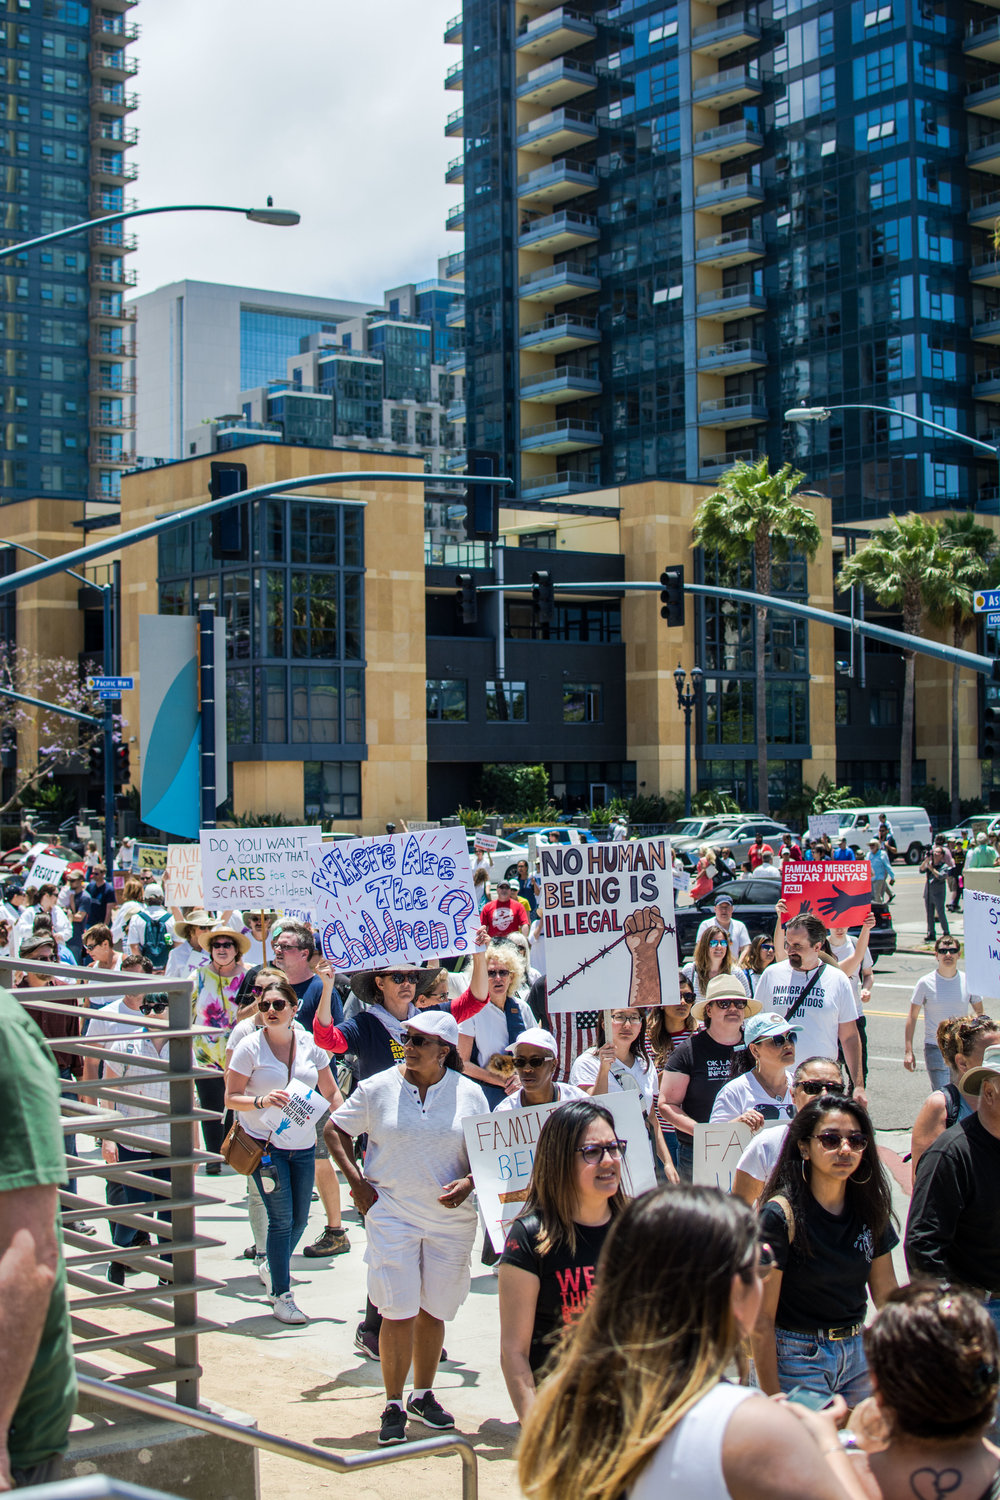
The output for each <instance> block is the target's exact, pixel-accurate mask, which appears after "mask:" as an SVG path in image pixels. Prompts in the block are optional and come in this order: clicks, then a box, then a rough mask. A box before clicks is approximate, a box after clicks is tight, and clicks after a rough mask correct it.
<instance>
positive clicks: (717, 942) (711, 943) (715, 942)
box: [708, 938, 729, 948]
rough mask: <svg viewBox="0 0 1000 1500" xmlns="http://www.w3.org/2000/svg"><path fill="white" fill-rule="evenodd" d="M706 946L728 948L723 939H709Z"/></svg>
mask: <svg viewBox="0 0 1000 1500" xmlns="http://www.w3.org/2000/svg"><path fill="white" fill-rule="evenodd" d="M708 946H709V947H710V948H728V947H729V943H728V942H727V941H726V939H725V938H709V940H708Z"/></svg>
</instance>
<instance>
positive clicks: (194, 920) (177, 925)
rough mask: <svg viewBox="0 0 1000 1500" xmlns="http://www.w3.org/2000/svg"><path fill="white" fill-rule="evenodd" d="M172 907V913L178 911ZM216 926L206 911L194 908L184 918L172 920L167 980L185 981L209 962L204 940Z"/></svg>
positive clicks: (165, 972) (166, 971) (165, 971)
mask: <svg viewBox="0 0 1000 1500" xmlns="http://www.w3.org/2000/svg"><path fill="white" fill-rule="evenodd" d="M179 910H180V908H179V907H174V911H175V912H177V911H179ZM216 926H217V924H216V922H215V921H213V919H212V917H210V916H209V914H208V912H207V911H204V910H203V909H202V908H201V907H196V908H195V910H194V911H192V912H190V913H189V914H188V915H187V916H186V917H184V918H180V917H176V916H175V918H174V941H173V945H172V947H171V949H170V954H169V956H168V958H167V967H166V969H165V970H164V975H165V977H166V978H167V979H186V978H187V976H188V975H189V974H190V973H192V972H193V971H194V970H195V969H200V968H201V966H202V964H207V963H208V962H209V953H208V949H207V948H206V947H205V939H206V938H207V937H208V934H209V933H210V932H213V931H214V930H215V927H216Z"/></svg>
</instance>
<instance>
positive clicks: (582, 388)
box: [520, 365, 601, 406]
mask: <svg viewBox="0 0 1000 1500" xmlns="http://www.w3.org/2000/svg"><path fill="white" fill-rule="evenodd" d="M600 394H601V382H600V379H599V378H598V376H597V373H596V371H595V370H592V369H589V368H588V367H587V366H586V365H559V366H558V367H557V368H556V369H554V370H535V371H534V372H533V373H532V374H530V375H524V376H522V378H521V391H520V395H521V400H522V401H534V402H537V403H538V404H539V405H548V406H553V405H555V404H556V403H557V402H561V401H577V400H580V399H581V398H582V397H584V396H599V395H600Z"/></svg>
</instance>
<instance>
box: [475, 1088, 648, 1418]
mask: <svg viewBox="0 0 1000 1500" xmlns="http://www.w3.org/2000/svg"><path fill="white" fill-rule="evenodd" d="M624 1155H625V1142H624V1141H620V1140H619V1139H618V1136H617V1132H616V1131H615V1122H614V1117H613V1116H612V1115H611V1113H610V1111H608V1110H606V1109H604V1108H603V1106H602V1105H600V1104H595V1103H594V1102H593V1101H592V1100H590V1099H572V1100H570V1101H569V1102H568V1103H566V1104H561V1105H560V1106H559V1108H558V1109H555V1110H553V1112H552V1114H550V1115H549V1117H548V1119H547V1120H546V1121H545V1124H544V1125H543V1126H542V1129H541V1131H540V1133H539V1136H538V1142H537V1145H536V1146H535V1160H534V1164H533V1167H532V1172H531V1184H530V1187H529V1189H528V1199H527V1202H526V1203H525V1206H524V1212H523V1214H521V1216H520V1217H519V1218H518V1219H516V1220H515V1221H514V1223H513V1224H512V1225H511V1226H510V1230H509V1232H508V1235H507V1243H506V1245H505V1246H504V1250H503V1254H502V1255H501V1257H500V1273H499V1291H500V1367H501V1369H502V1370H503V1375H504V1379H505V1380H506V1382H507V1390H508V1392H509V1393H510V1399H511V1401H512V1403H513V1405H514V1409H515V1411H516V1412H517V1415H518V1418H519V1419H520V1420H521V1421H522V1422H523V1421H524V1418H525V1416H526V1415H527V1413H528V1411H529V1409H530V1407H531V1403H532V1402H533V1401H534V1399H535V1380H536V1377H537V1376H538V1373H539V1371H540V1370H541V1368H542V1366H543V1365H544V1364H545V1361H546V1360H547V1359H548V1356H549V1355H550V1353H551V1352H552V1347H553V1345H554V1344H555V1342H556V1340H557V1339H558V1336H559V1333H560V1331H561V1329H562V1328H563V1327H564V1326H565V1325H566V1324H568V1323H571V1322H572V1321H573V1319H574V1318H575V1317H576V1316H577V1315H578V1314H579V1313H580V1311H581V1310H582V1308H583V1305H584V1303H585V1302H586V1300H587V1297H588V1296H589V1295H590V1291H591V1288H592V1287H593V1285H594V1270H595V1267H596V1265H597V1258H598V1256H599V1255H600V1252H601V1246H602V1245H603V1244H604V1237H605V1235H606V1234H607V1231H608V1228H609V1226H610V1224H611V1220H612V1219H613V1218H614V1216H615V1215H616V1214H617V1213H620V1212H621V1210H622V1208H623V1207H624V1205H625V1193H624V1192H623V1190H622V1181H621V1179H622V1158H623V1157H624Z"/></svg>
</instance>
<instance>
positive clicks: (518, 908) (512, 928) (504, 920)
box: [479, 898, 531, 938]
mask: <svg viewBox="0 0 1000 1500" xmlns="http://www.w3.org/2000/svg"><path fill="white" fill-rule="evenodd" d="M479 915H480V917H481V918H482V923H483V926H484V927H485V928H486V931H487V932H488V933H489V935H490V937H491V938H503V937H506V936H507V934H508V932H518V931H519V930H520V929H521V928H522V927H529V926H530V925H531V919H530V918H529V916H528V913H527V911H526V910H525V908H524V907H523V906H522V905H521V903H520V901H517V900H515V899H514V898H511V900H510V901H487V903H486V905H485V906H484V907H483V909H482V911H481V912H480V913H479Z"/></svg>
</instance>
